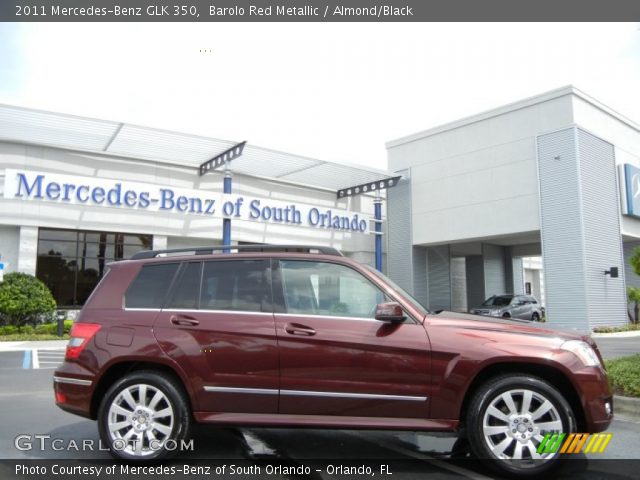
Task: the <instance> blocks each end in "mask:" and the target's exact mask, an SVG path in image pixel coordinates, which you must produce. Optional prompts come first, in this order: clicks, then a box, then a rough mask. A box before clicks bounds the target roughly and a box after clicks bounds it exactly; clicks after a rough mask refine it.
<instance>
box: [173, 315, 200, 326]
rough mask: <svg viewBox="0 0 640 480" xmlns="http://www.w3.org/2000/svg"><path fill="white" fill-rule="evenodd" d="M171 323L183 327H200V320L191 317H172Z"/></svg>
mask: <svg viewBox="0 0 640 480" xmlns="http://www.w3.org/2000/svg"><path fill="white" fill-rule="evenodd" d="M169 321H170V322H171V323H173V324H174V325H178V326H181V327H195V326H196V325H200V322H199V321H198V320H196V319H195V318H193V317H190V316H189V315H171V317H169Z"/></svg>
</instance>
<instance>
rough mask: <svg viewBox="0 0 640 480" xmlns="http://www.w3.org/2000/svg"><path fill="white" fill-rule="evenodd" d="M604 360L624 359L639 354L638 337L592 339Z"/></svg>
mask: <svg viewBox="0 0 640 480" xmlns="http://www.w3.org/2000/svg"><path fill="white" fill-rule="evenodd" d="M594 340H595V341H596V344H597V345H598V349H599V350H600V353H601V354H602V356H603V357H604V358H605V359H608V358H617V357H625V356H627V355H634V354H636V353H640V336H637V337H597V338H595V339H594Z"/></svg>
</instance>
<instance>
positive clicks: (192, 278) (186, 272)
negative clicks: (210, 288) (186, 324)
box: [166, 262, 202, 310]
mask: <svg viewBox="0 0 640 480" xmlns="http://www.w3.org/2000/svg"><path fill="white" fill-rule="evenodd" d="M201 276H202V263H201V262H197V263H187V264H185V265H184V267H183V268H182V272H181V273H180V274H179V277H178V280H177V281H176V286H175V287H174V289H173V290H174V293H173V298H172V299H171V301H170V302H169V304H168V305H167V307H166V308H180V309H187V310H191V309H196V308H198V297H199V296H200V277H201Z"/></svg>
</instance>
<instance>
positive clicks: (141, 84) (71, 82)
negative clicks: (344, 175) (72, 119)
mask: <svg viewBox="0 0 640 480" xmlns="http://www.w3.org/2000/svg"><path fill="white" fill-rule="evenodd" d="M568 84H573V85H574V86H576V87H578V88H579V89H581V90H583V91H584V92H586V93H587V94H589V95H591V96H593V97H595V98H596V99H598V100H600V101H601V102H603V103H604V104H606V105H608V106H609V107H611V108H613V109H614V110H617V111H618V112H619V113H621V114H623V115H625V116H627V117H629V118H631V119H632V120H634V121H635V122H637V123H640V94H639V91H640V89H639V87H638V86H639V85H640V26H639V25H638V24H633V23H615V24H607V23H587V24H579V23H553V24H541V23H532V24H529V23H497V24H490V23H436V24H431V23H406V24H405V23H402V24H395V23H384V24H375V23H344V24H343V23H341V24H338V23H226V24H225V23H178V24H175V23H156V24H153V23H140V24H135V23H132V24H131V23H129V24H125V23H78V24H76V23H73V24H72V23H68V24H63V23H51V24H37V23H22V24H21V23H14V24H8V23H0V103H4V104H9V105H19V106H25V107H31V108H37V109H43V110H50V111H56V112H64V113H70V114H75V115H81V116H88V117H95V118H101V119H106V120H114V121H119V122H126V123H133V124H139V125H145V126H150V127H156V128H162V129H168V130H175V131H181V132H188V133H193V134H199V135H204V136H208V137H214V138H219V139H223V140H231V141H242V140H247V141H248V142H249V143H250V144H253V145H257V146H261V147H267V148H271V149H275V150H281V151H284V152H290V153H295V154H298V155H304V156H309V157H313V158H318V159H322V160H330V161H335V162H339V163H352V164H360V165H366V166H370V167H375V168H381V169H386V166H387V160H386V158H387V157H386V149H385V142H387V141H390V140H393V139H396V138H400V137H403V136H406V135H409V134H412V133H415V132H419V131H422V130H426V129H429V128H432V127H435V126H437V125H440V124H443V123H446V122H450V121H454V120H457V119H459V118H462V117H465V116H469V115H473V114H475V113H479V112H482V111H485V110H488V109H491V108H495V107H498V106H500V105H504V104H506V103H510V102H513V101H517V100H520V99H523V98H526V97H529V96H533V95H537V94H539V93H543V92H546V91H549V90H553V89H556V88H559V87H562V86H565V85H568ZM213 153H215V152H213Z"/></svg>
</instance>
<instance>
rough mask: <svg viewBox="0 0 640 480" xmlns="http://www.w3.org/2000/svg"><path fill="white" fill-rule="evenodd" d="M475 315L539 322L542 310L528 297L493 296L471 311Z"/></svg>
mask: <svg viewBox="0 0 640 480" xmlns="http://www.w3.org/2000/svg"><path fill="white" fill-rule="evenodd" d="M471 313H475V314H476V315H486V316H489V317H504V318H520V319H522V320H532V321H534V322H538V321H540V319H541V318H542V310H541V308H540V304H539V303H538V301H537V300H536V299H535V298H533V297H532V296H530V295H493V296H492V297H489V298H488V299H486V300H485V301H484V303H483V304H482V305H481V306H480V307H478V308H474V309H472V310H471Z"/></svg>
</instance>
